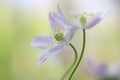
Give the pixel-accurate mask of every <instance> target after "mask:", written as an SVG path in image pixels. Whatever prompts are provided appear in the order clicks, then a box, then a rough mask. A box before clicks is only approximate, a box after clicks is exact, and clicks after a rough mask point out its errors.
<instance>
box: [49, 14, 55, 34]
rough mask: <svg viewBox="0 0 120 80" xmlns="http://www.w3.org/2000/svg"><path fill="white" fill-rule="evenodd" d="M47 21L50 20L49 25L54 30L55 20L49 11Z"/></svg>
mask: <svg viewBox="0 0 120 80" xmlns="http://www.w3.org/2000/svg"><path fill="white" fill-rule="evenodd" d="M49 21H50V26H51V29H52V31H53V32H55V29H56V26H57V22H56V20H55V19H54V17H52V16H51V13H49Z"/></svg>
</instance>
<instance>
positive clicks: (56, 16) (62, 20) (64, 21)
mask: <svg viewBox="0 0 120 80" xmlns="http://www.w3.org/2000/svg"><path fill="white" fill-rule="evenodd" d="M51 16H52V17H53V18H54V19H55V20H56V21H57V23H58V24H60V25H62V26H63V27H66V28H79V27H78V26H76V25H74V24H72V23H71V22H70V21H68V20H67V19H65V18H64V17H63V16H61V15H59V14H56V13H51Z"/></svg>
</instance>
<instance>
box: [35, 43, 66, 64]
mask: <svg viewBox="0 0 120 80" xmlns="http://www.w3.org/2000/svg"><path fill="white" fill-rule="evenodd" d="M64 45H65V43H61V44H58V45H54V46H53V47H52V48H51V49H50V50H48V52H46V53H45V54H43V55H42V56H41V57H40V59H39V60H38V62H37V66H39V65H41V64H42V63H43V62H44V61H45V60H46V59H47V58H48V57H49V56H51V55H54V54H56V52H58V51H60V49H61V48H63V47H64Z"/></svg>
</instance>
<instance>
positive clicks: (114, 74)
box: [81, 58, 120, 80]
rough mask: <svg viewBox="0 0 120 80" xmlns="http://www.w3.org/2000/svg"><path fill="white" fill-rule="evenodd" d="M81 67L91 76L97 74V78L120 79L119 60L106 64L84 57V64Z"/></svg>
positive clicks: (105, 79)
mask: <svg viewBox="0 0 120 80" xmlns="http://www.w3.org/2000/svg"><path fill="white" fill-rule="evenodd" d="M81 69H82V70H83V71H84V72H86V73H87V74H89V75H91V76H93V77H94V76H97V77H98V80H120V77H119V76H120V60H117V61H116V62H115V63H113V64H111V65H108V64H107V63H102V62H96V61H95V60H93V58H87V59H86V66H83V65H82V66H81Z"/></svg>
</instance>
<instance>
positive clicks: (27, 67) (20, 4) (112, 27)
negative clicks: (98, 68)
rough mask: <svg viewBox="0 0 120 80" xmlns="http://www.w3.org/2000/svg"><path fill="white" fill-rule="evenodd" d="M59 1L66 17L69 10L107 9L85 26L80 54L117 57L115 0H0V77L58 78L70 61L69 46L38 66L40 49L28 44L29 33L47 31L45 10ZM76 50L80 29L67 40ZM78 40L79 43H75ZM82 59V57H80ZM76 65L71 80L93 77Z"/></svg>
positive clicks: (12, 79)
mask: <svg viewBox="0 0 120 80" xmlns="http://www.w3.org/2000/svg"><path fill="white" fill-rule="evenodd" d="M57 4H59V5H60V7H61V9H62V12H63V13H64V15H65V16H66V17H67V18H68V19H69V18H70V17H69V15H70V11H72V10H74V11H76V12H79V13H80V12H82V11H87V12H99V11H101V12H103V14H105V12H107V11H108V10H109V9H112V11H111V13H110V14H109V15H108V16H106V17H105V18H104V19H103V20H102V21H101V22H100V24H98V25H96V27H94V28H92V29H90V30H87V45H86V51H85V55H84V56H93V57H95V59H96V60H98V61H102V62H106V63H112V62H114V61H115V60H116V59H119V58H120V23H119V21H120V18H119V17H120V15H119V14H120V11H119V2H118V1H117V0H116V1H115V0H106V1H105V0H91V1H90V0H83V1H82V0H0V80H59V79H60V77H61V76H62V74H63V73H64V72H65V70H66V69H67V68H68V66H69V65H70V64H71V62H72V61H73V58H74V57H73V52H72V50H71V48H70V47H65V48H64V49H62V51H61V52H60V54H58V55H55V56H53V57H50V58H49V59H48V60H47V61H46V62H45V63H43V64H42V65H41V66H40V67H36V62H37V60H38V59H39V57H40V55H42V54H43V53H44V51H43V50H41V49H38V48H35V47H32V46H30V41H31V39H32V38H33V37H35V36H39V35H42V34H49V33H51V29H50V25H49V21H48V13H49V12H55V10H56V5H57ZM71 42H72V43H73V44H74V45H75V47H76V48H77V50H78V52H80V49H81V44H82V43H81V42H82V31H81V30H78V31H77V32H76V34H75V36H74V37H73V39H72V41H71ZM78 44H79V45H78ZM83 63H84V59H83ZM93 79H94V78H93V77H90V76H88V75H86V74H84V73H83V72H81V71H80V68H78V70H77V72H76V73H75V75H74V77H73V80H93Z"/></svg>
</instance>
